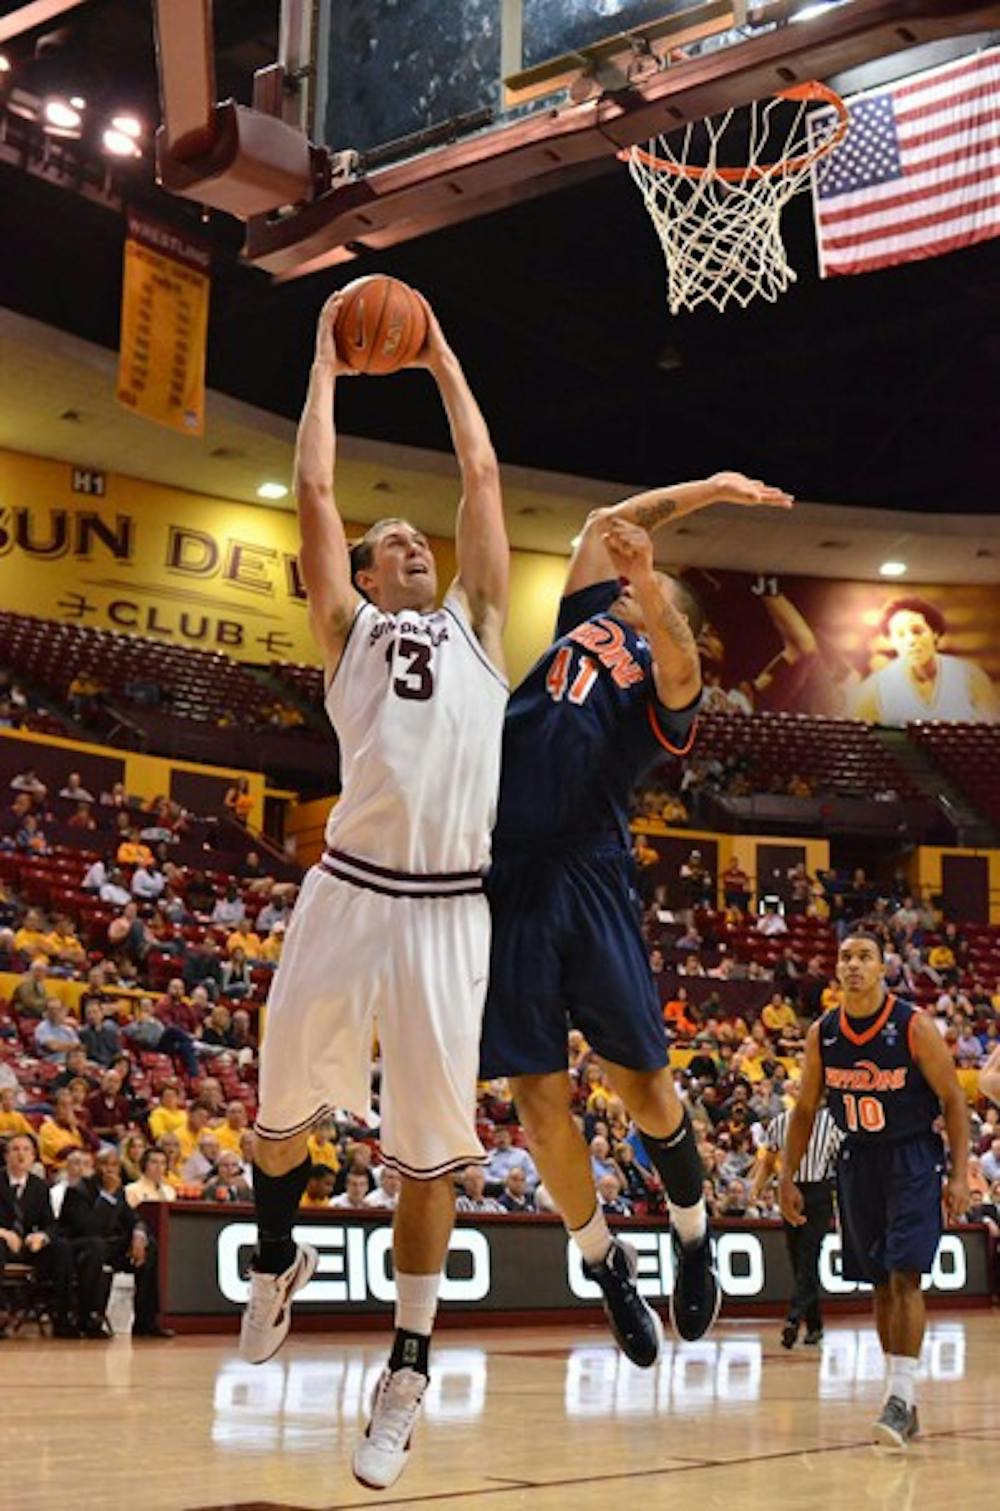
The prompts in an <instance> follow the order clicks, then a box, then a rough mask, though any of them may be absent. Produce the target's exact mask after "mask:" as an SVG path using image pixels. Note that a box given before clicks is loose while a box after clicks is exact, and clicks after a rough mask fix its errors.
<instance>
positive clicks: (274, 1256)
mask: <svg viewBox="0 0 1000 1511" xmlns="http://www.w3.org/2000/svg"><path fill="white" fill-rule="evenodd" d="M311 1169H312V1160H310V1159H309V1158H306V1159H304V1160H303V1161H302V1163H301V1165H296V1167H295V1169H294V1170H287V1171H286V1172H285V1174H284V1175H268V1174H267V1172H266V1170H262V1169H261V1168H260V1166H259V1165H257V1164H255V1165H254V1167H253V1202H254V1206H255V1208H256V1209H257V1252H256V1254H255V1255H254V1257H253V1259H252V1260H251V1264H252V1267H253V1268H254V1269H255V1270H260V1271H261V1272H262V1273H263V1274H266V1275H280V1274H281V1272H282V1270H287V1269H288V1266H289V1265H290V1264H291V1262H292V1260H293V1259H294V1258H295V1244H294V1243H293V1242H292V1223H293V1222H294V1221H295V1214H296V1212H297V1211H298V1210H299V1198H300V1197H301V1195H302V1193H303V1191H304V1190H305V1188H306V1181H307V1180H308V1179H309V1171H310V1170H311Z"/></svg>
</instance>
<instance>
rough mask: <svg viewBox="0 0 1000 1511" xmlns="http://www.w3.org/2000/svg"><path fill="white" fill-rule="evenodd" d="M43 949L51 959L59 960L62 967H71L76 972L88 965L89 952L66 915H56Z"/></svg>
mask: <svg viewBox="0 0 1000 1511" xmlns="http://www.w3.org/2000/svg"><path fill="white" fill-rule="evenodd" d="M42 947H43V949H44V950H45V953H46V954H47V955H48V956H49V958H50V959H52V960H58V961H59V963H60V964H61V965H70V966H72V967H73V968H74V970H76V969H77V968H78V967H80V966H82V965H85V964H86V961H87V952H86V950H85V949H84V948H83V945H82V944H81V943H80V941H79V939H78V937H77V934H76V931H75V929H74V928H73V923H72V920H71V919H69V918H67V917H66V915H65V913H59V914H57V915H56V919H55V922H54V923H53V925H52V930H51V932H50V933H48V934H46V936H45V940H44V944H43V946H42Z"/></svg>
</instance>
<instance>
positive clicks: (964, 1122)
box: [910, 1012, 972, 1222]
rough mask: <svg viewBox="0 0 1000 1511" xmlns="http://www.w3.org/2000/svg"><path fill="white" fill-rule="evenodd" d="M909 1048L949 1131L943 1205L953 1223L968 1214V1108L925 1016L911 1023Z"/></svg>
mask: <svg viewBox="0 0 1000 1511" xmlns="http://www.w3.org/2000/svg"><path fill="white" fill-rule="evenodd" d="M910 1047H911V1049H912V1052H913V1058H914V1059H915V1060H916V1062H917V1064H918V1065H919V1066H920V1069H921V1071H922V1072H923V1076H924V1080H925V1081H926V1082H927V1084H928V1086H929V1087H930V1088H931V1090H932V1091H933V1092H934V1094H935V1096H936V1097H937V1098H938V1100H939V1101H940V1103H941V1110H942V1112H943V1113H944V1125H945V1128H946V1129H947V1131H948V1159H949V1171H948V1181H947V1184H946V1186H945V1204H946V1206H947V1208H948V1216H949V1217H950V1218H951V1220H952V1222H955V1221H956V1219H958V1218H959V1217H961V1216H962V1215H963V1214H964V1213H965V1212H967V1211H968V1210H969V1205H970V1202H971V1200H972V1198H971V1195H970V1193H969V1108H968V1103H967V1102H966V1100H965V1092H964V1091H963V1090H962V1088H961V1086H960V1084H959V1080H958V1076H957V1075H956V1074H955V1062H954V1060H953V1059H952V1057H951V1055H950V1053H949V1051H948V1047H947V1045H946V1044H945V1042H944V1040H943V1039H942V1037H941V1035H940V1034H939V1033H938V1031H937V1029H936V1028H935V1027H934V1022H933V1019H931V1018H930V1017H928V1015H927V1014H926V1013H921V1012H915V1013H914V1014H913V1017H912V1018H911V1019H910Z"/></svg>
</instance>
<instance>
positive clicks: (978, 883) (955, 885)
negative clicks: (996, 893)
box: [941, 855, 990, 923]
mask: <svg viewBox="0 0 1000 1511" xmlns="http://www.w3.org/2000/svg"><path fill="white" fill-rule="evenodd" d="M941 890H942V892H943V893H944V911H945V914H946V916H947V917H948V918H960V919H962V920H963V921H964V922H965V923H989V921H990V863H989V861H988V860H987V858H986V856H985V855H944V856H942V858H941Z"/></svg>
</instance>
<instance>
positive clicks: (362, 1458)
mask: <svg viewBox="0 0 1000 1511" xmlns="http://www.w3.org/2000/svg"><path fill="white" fill-rule="evenodd" d="M426 1389H427V1376H426V1375H422V1374H420V1373H419V1372H418V1371H417V1370H415V1369H396V1370H389V1369H384V1370H383V1371H382V1374H381V1377H380V1379H379V1382H378V1385H377V1386H376V1388H375V1395H374V1397H373V1399H372V1413H371V1418H370V1420H369V1422H368V1426H367V1428H366V1429H365V1435H364V1437H363V1438H362V1439H361V1441H360V1443H359V1444H358V1446H357V1447H356V1448H355V1450H354V1459H353V1461H352V1467H353V1469H354V1477H355V1479H358V1480H360V1481H361V1483H362V1485H367V1486H368V1488H369V1490H388V1488H389V1486H390V1485H394V1484H395V1483H396V1481H397V1480H398V1479H399V1476H400V1475H401V1474H402V1472H403V1470H404V1469H405V1468H406V1465H407V1463H408V1461H409V1453H410V1439H411V1438H412V1436H413V1428H414V1425H415V1423H416V1420H417V1414H418V1413H419V1411H420V1403H421V1401H422V1400H423V1397H424V1391H425V1390H426Z"/></svg>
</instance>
